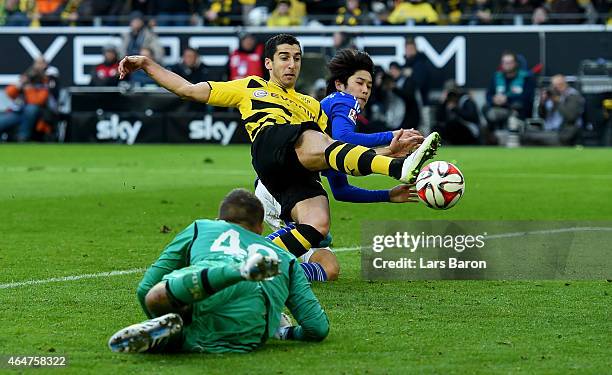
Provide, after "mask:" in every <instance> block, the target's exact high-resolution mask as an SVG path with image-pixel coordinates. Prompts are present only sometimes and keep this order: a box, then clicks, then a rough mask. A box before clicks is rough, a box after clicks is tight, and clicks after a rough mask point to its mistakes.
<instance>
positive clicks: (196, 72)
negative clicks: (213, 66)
mask: <svg viewBox="0 0 612 375" xmlns="http://www.w3.org/2000/svg"><path fill="white" fill-rule="evenodd" d="M170 70H171V71H173V72H174V73H176V74H178V75H179V76H181V77H183V78H185V79H186V80H188V81H189V82H191V83H198V82H204V81H206V80H207V79H209V78H208V69H207V68H206V65H204V63H202V62H201V61H200V55H199V54H198V51H197V50H195V49H193V48H191V47H187V48H185V49H184V50H183V58H182V59H181V61H180V62H179V63H178V64H175V65H173V66H171V67H170Z"/></svg>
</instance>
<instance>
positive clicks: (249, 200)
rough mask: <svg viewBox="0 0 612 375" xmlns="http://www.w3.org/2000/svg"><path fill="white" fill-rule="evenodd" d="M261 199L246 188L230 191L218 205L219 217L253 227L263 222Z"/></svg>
mask: <svg viewBox="0 0 612 375" xmlns="http://www.w3.org/2000/svg"><path fill="white" fill-rule="evenodd" d="M263 216H264V209H263V205H262V204H261V201H260V200H259V199H258V198H257V197H256V196H255V195H254V194H253V193H251V192H249V191H248V190H246V189H234V190H232V191H230V192H229V193H228V194H227V195H226V196H225V198H223V201H221V204H220V205H219V219H221V220H225V221H229V222H231V223H235V224H243V225H246V226H248V227H250V228H254V227H256V226H258V225H260V224H261V223H262V222H263Z"/></svg>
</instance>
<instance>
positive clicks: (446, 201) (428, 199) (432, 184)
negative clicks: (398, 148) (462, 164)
mask: <svg viewBox="0 0 612 375" xmlns="http://www.w3.org/2000/svg"><path fill="white" fill-rule="evenodd" d="M416 189H417V194H418V195H419V199H420V200H421V201H422V202H423V203H425V204H426V205H427V206H428V207H430V208H433V209H436V210H446V209H449V208H451V207H453V206H454V205H455V204H457V202H459V199H461V197H462V196H463V192H464V191H465V180H464V179H463V174H462V173H461V171H460V170H459V168H457V167H456V166H455V165H454V164H451V163H448V162H446V161H434V162H432V163H429V164H427V165H426V166H425V167H424V168H423V169H421V172H420V173H419V175H418V176H417V180H416Z"/></svg>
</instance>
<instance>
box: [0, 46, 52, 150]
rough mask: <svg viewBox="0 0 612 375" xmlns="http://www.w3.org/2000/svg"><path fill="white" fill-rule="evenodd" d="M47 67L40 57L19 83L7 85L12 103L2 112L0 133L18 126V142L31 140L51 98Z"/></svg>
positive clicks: (0, 114) (20, 78)
mask: <svg viewBox="0 0 612 375" xmlns="http://www.w3.org/2000/svg"><path fill="white" fill-rule="evenodd" d="M46 69H47V63H46V61H45V60H44V59H43V58H42V57H39V58H37V59H36V60H35V61H34V64H33V65H32V66H31V67H30V68H28V70H26V71H25V73H23V74H22V75H21V76H20V77H19V82H18V83H17V84H14V85H8V86H7V87H6V94H7V96H8V97H9V98H11V99H12V103H11V105H10V106H9V107H8V109H7V110H6V111H5V112H4V113H0V133H3V132H5V131H7V130H9V129H11V128H13V127H17V133H16V136H15V139H16V140H17V142H26V141H28V140H30V137H31V135H32V131H33V129H34V126H35V125H36V122H37V121H38V119H39V118H40V116H41V113H42V110H43V108H44V107H45V106H46V104H47V100H48V99H49V85H48V78H47V75H46Z"/></svg>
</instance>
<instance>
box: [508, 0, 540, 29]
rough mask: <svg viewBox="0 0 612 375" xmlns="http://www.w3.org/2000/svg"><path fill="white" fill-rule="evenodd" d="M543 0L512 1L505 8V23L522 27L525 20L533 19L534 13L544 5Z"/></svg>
mask: <svg viewBox="0 0 612 375" xmlns="http://www.w3.org/2000/svg"><path fill="white" fill-rule="evenodd" d="M543 2H544V1H543V0H510V1H509V2H508V4H507V5H506V6H505V7H504V10H503V12H504V13H505V14H506V16H509V17H512V18H508V17H506V18H505V19H504V23H506V24H512V23H514V24H515V25H522V24H523V23H525V19H526V18H527V19H531V16H532V14H533V11H534V10H535V9H536V8H538V7H539V6H541V5H542V4H543Z"/></svg>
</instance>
